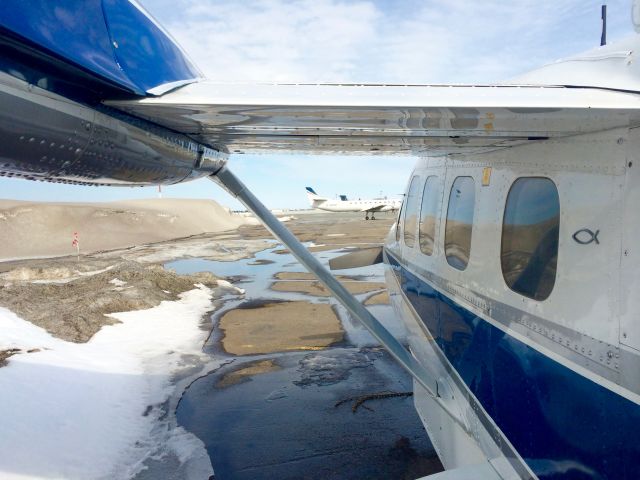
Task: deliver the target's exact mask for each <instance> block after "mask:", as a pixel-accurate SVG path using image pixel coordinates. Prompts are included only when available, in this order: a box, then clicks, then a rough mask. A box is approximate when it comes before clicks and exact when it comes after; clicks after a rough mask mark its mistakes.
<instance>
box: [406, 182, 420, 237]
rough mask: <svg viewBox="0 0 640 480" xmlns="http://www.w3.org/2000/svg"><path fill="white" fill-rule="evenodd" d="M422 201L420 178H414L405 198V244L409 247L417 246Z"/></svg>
mask: <svg viewBox="0 0 640 480" xmlns="http://www.w3.org/2000/svg"><path fill="white" fill-rule="evenodd" d="M419 201H420V178H419V177H413V179H412V180H411V185H410V186H409V193H407V198H405V201H404V203H405V211H404V243H405V245H406V246H407V247H413V246H414V245H415V244H416V225H417V223H418V202H419Z"/></svg>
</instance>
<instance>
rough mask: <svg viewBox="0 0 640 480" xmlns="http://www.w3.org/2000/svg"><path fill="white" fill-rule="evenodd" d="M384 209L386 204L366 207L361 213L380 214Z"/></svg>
mask: <svg viewBox="0 0 640 480" xmlns="http://www.w3.org/2000/svg"><path fill="white" fill-rule="evenodd" d="M383 207H384V204H378V205H373V206H371V207H365V208H363V209H362V210H360V211H361V212H378V211H380V210H381V209H382V208H383Z"/></svg>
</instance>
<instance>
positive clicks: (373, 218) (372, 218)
mask: <svg viewBox="0 0 640 480" xmlns="http://www.w3.org/2000/svg"><path fill="white" fill-rule="evenodd" d="M375 219H376V217H375V216H374V214H373V212H371V220H375Z"/></svg>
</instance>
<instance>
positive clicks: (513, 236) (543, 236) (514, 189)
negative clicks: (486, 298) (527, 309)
mask: <svg viewBox="0 0 640 480" xmlns="http://www.w3.org/2000/svg"><path fill="white" fill-rule="evenodd" d="M559 234H560V199H559V197H558V189H557V188H556V185H555V183H553V181H551V180H550V179H548V178H541V177H523V178H519V179H517V180H516V181H515V182H513V185H512V186H511V189H510V190H509V195H508V196H507V204H506V206H505V209H504V221H503V224H502V247H501V252H500V258H501V263H502V276H503V277H504V280H505V282H506V283H507V285H508V286H509V288H510V289H511V290H513V291H514V292H517V293H519V294H521V295H524V296H525V297H529V298H533V299H534V300H545V299H546V298H547V297H548V296H549V295H550V294H551V291H552V290H553V286H554V284H555V282H556V264H557V261H558V237H559Z"/></svg>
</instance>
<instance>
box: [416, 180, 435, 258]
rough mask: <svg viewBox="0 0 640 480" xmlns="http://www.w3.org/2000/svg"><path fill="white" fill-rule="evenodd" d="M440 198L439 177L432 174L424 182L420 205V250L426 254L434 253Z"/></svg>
mask: <svg viewBox="0 0 640 480" xmlns="http://www.w3.org/2000/svg"><path fill="white" fill-rule="evenodd" d="M439 199H440V189H439V188H438V177H436V176H434V175H431V176H430V177H429V178H427V181H426V183H425V184H424V190H423V191H422V205H421V207H420V228H419V231H420V235H419V239H420V251H422V253H424V254H425V255H433V245H434V242H435V236H436V222H437V219H438V201H439Z"/></svg>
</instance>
